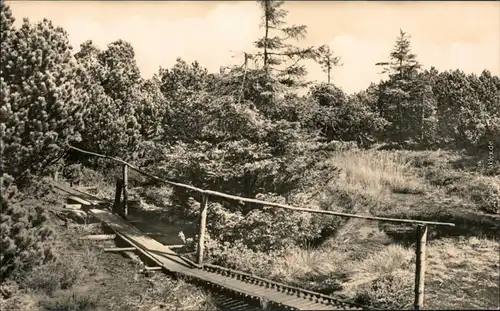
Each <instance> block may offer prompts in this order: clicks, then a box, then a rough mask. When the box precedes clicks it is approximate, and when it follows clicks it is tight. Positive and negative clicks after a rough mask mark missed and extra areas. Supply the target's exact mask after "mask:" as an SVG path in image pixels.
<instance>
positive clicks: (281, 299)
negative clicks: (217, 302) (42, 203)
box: [90, 209, 339, 310]
mask: <svg viewBox="0 0 500 311" xmlns="http://www.w3.org/2000/svg"><path fill="white" fill-rule="evenodd" d="M90 212H91V213H92V214H93V215H94V216H95V217H97V218H99V219H101V220H102V221H104V222H106V224H107V225H108V226H110V227H111V228H112V229H113V230H114V231H115V232H116V235H117V236H118V237H120V238H122V239H123V240H124V241H126V242H127V243H129V244H131V245H134V246H136V247H138V251H140V252H142V253H143V254H145V255H146V256H148V257H149V258H150V259H152V260H153V261H154V262H155V263H156V264H158V265H159V266H161V267H163V268H165V269H167V270H169V271H172V272H179V273H182V274H184V275H186V276H188V277H192V278H195V279H199V280H202V281H205V282H208V283H211V284H214V285H217V286H221V287H224V288H226V289H229V290H231V291H234V292H237V293H240V294H242V295H247V296H248V295H249V296H253V297H257V298H259V299H266V300H269V301H274V302H277V303H283V304H284V305H286V306H289V307H292V308H297V309H300V306H297V305H298V304H299V303H301V304H302V301H307V302H309V304H308V305H310V300H306V299H300V298H298V297H293V296H290V295H286V294H285V293H282V292H279V291H277V290H276V289H271V288H263V287H261V286H258V285H255V284H249V283H245V282H243V281H240V280H236V279H235V278H231V277H226V276H223V275H219V274H215V273H211V272H208V271H204V270H200V269H194V268H192V267H190V266H189V265H186V264H182V261H180V262H181V263H179V262H178V261H175V260H174V256H178V255H177V254H175V253H174V252H173V251H171V250H170V249H169V248H168V247H166V246H164V245H163V244H161V243H159V242H157V241H156V240H153V239H151V238H149V237H147V236H144V234H142V233H141V232H140V231H139V230H137V228H134V227H132V226H131V225H129V224H127V223H126V222H125V221H123V220H122V219H121V218H119V217H118V216H116V215H113V214H111V213H109V212H107V211H104V210H97V209H92V210H90ZM155 251H156V252H158V251H160V253H161V254H162V255H159V254H158V253H156V252H155ZM311 309H318V310H337V309H339V308H338V307H334V306H327V305H325V304H321V303H315V304H314V305H313V308H311Z"/></svg>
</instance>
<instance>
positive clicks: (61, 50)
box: [0, 2, 87, 178]
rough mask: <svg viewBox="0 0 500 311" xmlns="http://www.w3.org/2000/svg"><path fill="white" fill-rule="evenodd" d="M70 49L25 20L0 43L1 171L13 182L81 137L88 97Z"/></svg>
mask: <svg viewBox="0 0 500 311" xmlns="http://www.w3.org/2000/svg"><path fill="white" fill-rule="evenodd" d="M2 3H3V2H2ZM71 49H72V48H71V46H70V45H69V40H68V35H67V33H66V32H65V31H64V30H63V29H62V28H60V27H55V26H54V25H53V24H52V22H50V21H49V20H46V19H44V20H43V21H42V22H39V23H36V24H31V23H29V21H28V20H27V19H25V20H24V21H23V24H22V25H21V27H20V28H19V29H17V30H15V31H10V32H8V33H7V36H6V38H5V39H4V40H2V55H3V56H2V58H4V57H5V59H2V76H1V79H2V81H1V83H2V110H1V122H2V125H1V127H2V128H1V131H0V134H1V136H2V137H1V138H2V141H3V144H4V146H3V147H4V149H3V170H4V171H5V172H6V173H8V174H10V175H12V176H13V177H15V178H19V177H20V176H21V175H25V174H26V173H28V172H31V173H32V174H37V173H40V172H41V171H42V170H44V169H45V168H46V167H47V166H48V165H49V164H51V163H52V162H53V161H54V160H55V159H57V158H58V157H59V156H60V154H61V152H63V151H64V150H63V148H64V145H65V144H66V143H67V142H69V141H73V140H78V139H79V138H80V137H79V131H80V130H81V129H83V119H82V117H83V110H84V107H85V105H86V102H87V94H86V91H85V90H84V89H83V88H82V86H81V84H80V79H79V75H80V73H81V69H80V68H79V67H78V65H77V64H76V62H75V60H74V58H73V56H72V53H71Z"/></svg>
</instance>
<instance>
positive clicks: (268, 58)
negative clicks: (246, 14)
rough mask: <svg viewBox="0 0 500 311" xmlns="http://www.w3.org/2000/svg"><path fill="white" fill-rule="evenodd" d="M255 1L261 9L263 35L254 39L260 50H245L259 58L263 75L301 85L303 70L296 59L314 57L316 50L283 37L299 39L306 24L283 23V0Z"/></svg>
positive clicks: (282, 81)
mask: <svg viewBox="0 0 500 311" xmlns="http://www.w3.org/2000/svg"><path fill="white" fill-rule="evenodd" d="M258 3H259V4H260V6H261V8H262V10H263V15H262V23H261V25H260V26H261V28H263V29H264V36H263V37H262V38H260V39H258V40H257V41H255V43H254V44H255V46H256V47H257V48H258V49H260V50H261V52H258V53H254V54H249V55H250V57H251V58H253V59H254V60H257V61H259V60H260V61H262V65H263V68H264V71H265V73H266V75H267V76H269V75H270V74H275V75H276V76H277V77H278V79H279V81H280V82H281V83H283V84H284V85H287V86H302V85H304V81H303V77H304V76H305V75H306V74H307V70H306V68H305V66H304V65H302V64H300V61H301V60H305V59H316V58H317V57H318V52H317V50H316V49H315V48H314V47H307V48H299V47H297V46H295V45H293V44H289V43H287V41H288V40H290V39H291V40H296V41H300V40H303V39H304V38H305V37H306V35H307V26H305V25H293V26H287V24H286V22H285V18H286V16H287V14H288V11H287V10H285V9H283V8H282V6H283V5H284V3H285V1H281V0H280V1H276V0H259V1H258ZM275 33H277V34H275Z"/></svg>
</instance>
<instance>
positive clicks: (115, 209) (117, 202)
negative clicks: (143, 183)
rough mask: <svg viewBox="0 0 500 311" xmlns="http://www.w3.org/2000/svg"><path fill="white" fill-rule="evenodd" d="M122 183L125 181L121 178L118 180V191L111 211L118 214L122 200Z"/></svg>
mask: <svg viewBox="0 0 500 311" xmlns="http://www.w3.org/2000/svg"><path fill="white" fill-rule="evenodd" d="M122 184H123V181H122V180H121V179H117V180H116V192H115V203H114V204H113V208H112V209H111V212H112V213H113V214H118V213H119V210H120V203H121V202H120V201H121V197H122Z"/></svg>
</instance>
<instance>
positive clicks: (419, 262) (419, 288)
mask: <svg viewBox="0 0 500 311" xmlns="http://www.w3.org/2000/svg"><path fill="white" fill-rule="evenodd" d="M426 243H427V227H426V226H418V227H417V245H416V248H415V253H416V257H417V258H416V260H415V302H414V308H415V310H421V309H422V308H423V306H424V283H425V268H426V262H425V259H426V258H425V248H426Z"/></svg>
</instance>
